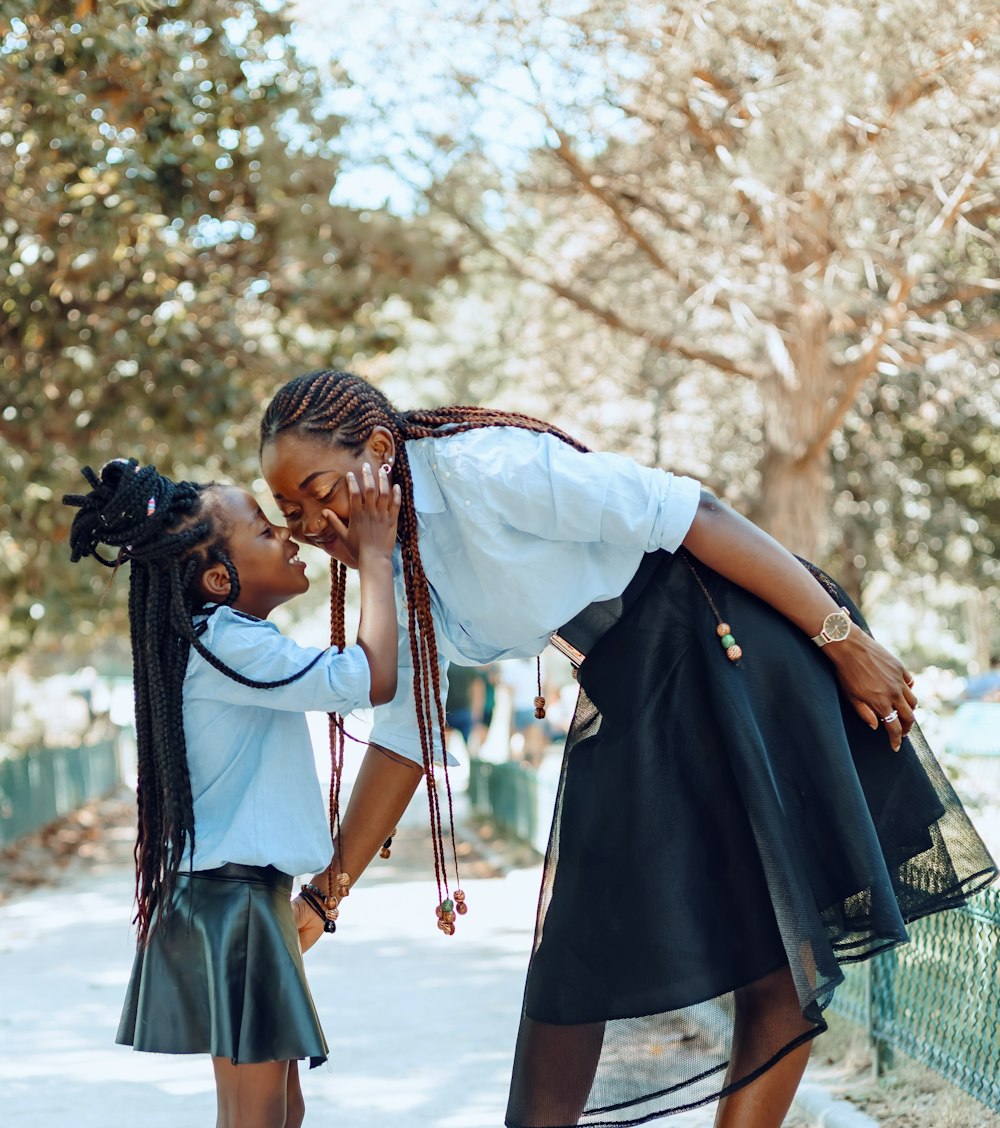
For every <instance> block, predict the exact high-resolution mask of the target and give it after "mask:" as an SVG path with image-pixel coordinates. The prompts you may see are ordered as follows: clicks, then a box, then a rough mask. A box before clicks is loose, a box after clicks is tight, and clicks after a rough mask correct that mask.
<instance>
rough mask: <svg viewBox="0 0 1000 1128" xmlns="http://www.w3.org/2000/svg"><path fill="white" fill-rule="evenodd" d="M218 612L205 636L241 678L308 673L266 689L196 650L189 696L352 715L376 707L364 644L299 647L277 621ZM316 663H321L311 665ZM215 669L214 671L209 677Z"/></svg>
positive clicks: (187, 682) (186, 686) (281, 678)
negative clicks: (225, 673)
mask: <svg viewBox="0 0 1000 1128" xmlns="http://www.w3.org/2000/svg"><path fill="white" fill-rule="evenodd" d="M216 616H218V619H217V621H215V622H213V621H212V620H209V623H210V626H209V630H207V631H206V632H205V635H204V636H203V641H204V643H205V645H206V647H207V649H208V650H210V651H211V652H212V653H213V654H214V655H215V657H216V658H219V659H220V660H221V661H222V662H224V663H225V664H226V665H227V666H228V667H229V668H230V669H231V670H233V671H234V672H235V673H237V674H238V675H240V676H241V677H244V678H247V679H249V680H250V681H255V682H279V681H284V680H285V679H286V678H290V677H293V676H294V675H296V674H300V672H301V671H303V670H305V671H306V672H305V673H301V676H299V677H296V678H295V680H294V681H290V682H289V683H288V684H287V685H280V686H271V687H269V688H266V689H261V688H257V687H254V686H249V685H243V684H242V683H241V682H239V681H236V680H235V679H234V678H232V677H221V678H220V677H218V675H217V674H215V672H214V670H213V668H212V667H211V666H210V665H209V663H208V662H207V661H206V659H205V658H204V657H203V656H202V655H201V654H198V653H197V652H195V653H194V655H193V656H192V660H191V662H190V663H189V665H188V672H187V677H186V680H185V684H184V693H185V696H187V697H196V696H199V695H200V696H210V697H212V698H213V699H214V700H216V701H222V702H225V703H226V704H228V705H257V706H261V705H262V706H264V707H265V708H268V709H283V710H287V711H290V712H299V713H304V712H310V711H315V712H321V713H341V714H346V713H350V712H351V711H352V710H354V709H367V708H369V707H370V705H371V671H370V670H369V667H368V659H367V657H366V656H365V652H364V651H363V650H362V649H361V647H360V646H348V647H347V648H346V649H345V650H344V651H342V652H338V651H336V650H332V649H331V650H319V649H318V648H316V647H311V646H299V645H298V644H297V643H295V642H293V641H292V640H291V639H290V638H286V637H285V636H284V635H283V634H282V633H281V632H280V631H279V630H278V628H277V627H275V626H274V625H273V624H272V623H267V622H264V621H262V620H256V619H244V618H242V617H237V616H235V615H232V614H230V613H229V612H228V611H227V610H226V609H223V610H222V611H219V612H216ZM216 616H213V619H216ZM310 662H314V663H315V664H314V665H312V666H311V667H309V664H310ZM306 667H309V669H306ZM209 673H210V674H211V675H212V676H210V677H205V676H204V675H205V674H209Z"/></svg>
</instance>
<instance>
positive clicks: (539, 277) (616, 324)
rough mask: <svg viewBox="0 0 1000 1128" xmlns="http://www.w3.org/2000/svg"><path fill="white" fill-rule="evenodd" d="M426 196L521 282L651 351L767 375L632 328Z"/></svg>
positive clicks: (728, 370) (740, 372)
mask: <svg viewBox="0 0 1000 1128" xmlns="http://www.w3.org/2000/svg"><path fill="white" fill-rule="evenodd" d="M427 196H428V199H430V200H431V201H432V202H433V203H435V204H436V205H437V206H438V207H440V208H442V210H444V211H445V212H447V214H448V215H450V216H451V217H452V219H454V220H455V221H456V222H458V223H460V224H461V225H462V226H463V227H464V228H465V229H466V230H467V231H468V232H469V233H470V234H471V235H472V236H473V237H474V238H475V240H476V241H477V242H478V243H479V245H480V246H481V247H482V248H483V249H484V250H486V251H488V252H489V253H490V254H494V255H496V256H497V257H498V258H500V259H501V260H502V261H503V262H504V263H505V265H506V266H507V267H508V268H509V269H510V270H511V271H512V272H513V273H514V274H516V275H517V276H518V277H519V278H522V279H524V280H525V281H526V282H534V283H535V284H536V285H538V286H543V287H545V289H547V290H550V291H551V292H552V293H553V294H555V295H556V296H557V297H560V298H564V299H565V300H566V301H568V302H570V303H571V304H572V305H574V306H575V307H576V308H577V309H579V310H581V311H582V312H584V313H587V314H590V316H592V317H594V318H596V319H597V320H598V321H600V322H601V323H602V324H604V325H606V326H607V327H608V328H609V329H614V330H616V331H617V332H620V333H625V334H626V335H628V336H630V337H634V338H637V339H638V340H642V341H646V342H647V343H648V344H649V345H650V346H651V347H652V348H654V349H658V350H659V351H660V352H665V353H675V354H676V355H677V356H681V357H683V358H684V359H685V360H691V361H698V362H699V363H702V364H708V365H711V366H712V367H713V368H717V369H718V370H719V371H720V372H725V373H727V374H728V375H730V376H742V377H744V378H746V379H748V380H760V379H762V378H763V375H764V373H763V372H762V371H761V370H760V369H758V368H756V367H754V366H752V365H744V364H740V363H739V362H738V361H735V360H733V359H732V358H731V357H727V356H723V355H722V354H721V353H717V352H713V351H712V350H711V349H699V348H695V347H694V346H692V345H687V344H684V343H683V342H682V341H679V340H677V338H676V337H672V336H668V335H664V334H659V333H654V332H650V331H649V330H646V329H643V328H641V327H640V326H638V325H634V324H632V323H631V322H630V321H628V320H626V319H625V318H624V317H622V316H621V314H619V313H616V312H615V311H614V310H613V309H608V308H607V307H606V306H603V305H601V304H599V303H598V302H596V301H594V300H593V299H592V298H590V297H588V296H587V295H586V294H582V293H580V292H579V291H578V290H576V289H574V288H573V287H572V286H568V285H566V284H565V283H562V282H559V281H557V280H556V279H554V278H552V277H550V276H548V275H546V274H544V273H542V272H541V271H539V270H533V269H530V268H529V267H528V266H526V265H525V263H523V262H522V261H520V260H518V259H516V258H515V257H514V256H513V255H512V254H510V253H509V252H508V251H505V250H504V249H503V248H502V247H500V246H498V245H497V244H496V243H495V242H494V241H493V239H491V238H490V237H489V235H487V234H486V232H485V231H483V230H482V229H481V228H480V227H479V226H478V225H477V224H476V223H474V222H473V221H472V220H471V219H470V218H469V217H468V216H466V215H462V214H460V213H459V212H458V211H457V210H456V209H455V208H453V207H452V206H451V205H450V204H449V203H448V202H447V201H443V200H441V199H440V198H439V197H438V196H437V194H436V193H435V192H433V190H431V191H429V192H428V193H427Z"/></svg>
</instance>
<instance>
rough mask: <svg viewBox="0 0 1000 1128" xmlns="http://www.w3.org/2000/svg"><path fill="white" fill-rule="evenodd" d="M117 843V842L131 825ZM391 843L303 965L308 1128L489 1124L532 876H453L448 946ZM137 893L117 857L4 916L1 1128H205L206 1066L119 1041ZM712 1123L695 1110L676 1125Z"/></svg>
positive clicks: (526, 944)
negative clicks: (463, 907)
mask: <svg viewBox="0 0 1000 1128" xmlns="http://www.w3.org/2000/svg"><path fill="white" fill-rule="evenodd" d="M122 830H123V833H122V838H123V843H122V844H123V846H124V845H125V842H124V839H125V838H127V837H130V835H131V828H122ZM416 837H417V838H418V839H419V838H421V837H422V836H421V835H419V834H417V835H416ZM400 838H401V842H400V845H398V846H397V848H396V850H395V851H394V858H393V859H391V860H390V861H389V862H378V861H376V863H375V864H374V867H375V868H373V870H372V871H370V872H371V878H370V880H368V881H367V882H366V883H363V884H360V885H359V886H358V888H357V889H356V890H355V891H354V892H353V893H352V894H351V897H350V900H349V902H348V903H347V904H346V905H345V906H344V917H343V919H344V924H345V927H342V928H341V929H340V931H339V932H338V933H337V934H336V936H334V937H324V938H323V939H322V940H321V941H320V943H319V944H318V945H317V946H316V947H315V948H314V949H313V950H312V951H311V952H310V953H309V955H308V956H307V966H308V972H309V977H310V982H311V985H312V989H313V992H314V995H315V999H316V1004H317V1007H318V1009H319V1012H320V1015H321V1017H322V1020H323V1024H324V1028H325V1030H326V1034H327V1039H328V1041H329V1043H330V1048H331V1054H330V1061H329V1063H328V1064H327V1065H325V1066H322V1067H320V1068H319V1069H316V1070H313V1071H311V1072H307V1073H306V1075H305V1077H304V1081H303V1089H304V1091H305V1096H306V1103H307V1114H306V1124H307V1125H314V1126H319V1125H323V1124H328V1125H336V1126H337V1128H410V1126H420V1125H428V1126H430V1125H433V1126H435V1128H499V1126H500V1125H502V1123H503V1112H504V1107H505V1104H506V1097H507V1083H508V1079H509V1076H510V1065H511V1055H512V1050H513V1045H514V1035H515V1032H516V1028H517V1019H518V1012H519V1007H520V1000H521V989H522V982H523V976H524V968H525V962H526V956H527V953H528V951H529V948H530V944H531V934H532V924H533V917H534V908H535V901H536V897H537V890H538V883H539V876H540V869H539V867H537V866H535V867H533V868H529V869H520V870H515V871H513V872H511V873H509V874H508V875H507V876H506V877H495V878H492V879H491V878H485V877H481V878H475V877H473V878H471V879H470V880H463V884H464V886H465V888H466V891H467V894H468V901H469V904H470V906H471V911H470V912H469V914H468V916H467V917H465V918H464V919H463V920H462V921H461V922H460V928H459V931H458V933H457V935H456V936H454V937H452V938H448V937H445V936H443V935H442V934H441V933H440V932H438V930H437V929H436V927H435V917H434V906H435V903H436V898H435V894H434V889H433V886H432V884H431V883H430V882H429V881H428V880H427V871H428V870H429V866H430V858H429V854H428V856H427V857H424V856H423V846H424V843H423V842H417V843H416V845H417V846H419V847H420V850H419V851H416V852H417V853H418V854H419V856H418V857H417V858H416V859H415V860H414V859H413V858H412V857H408V856H406V855H408V853H409V849H408V847H409V845H411V844H408V843H407V841H406V837H405V832H404V833H402V834H401V836H400ZM400 855H403V857H402V859H401V860H400V861H397V860H396V858H397V856H400ZM415 871H418V872H415ZM131 881H132V878H131V873H130V871H129V869H128V865H127V860H126V859H125V858H118V859H117V860H115V861H113V862H112V863H110V864H108V865H106V866H104V867H99V868H98V869H97V870H96V872H82V873H75V874H73V875H71V876H69V877H66V878H64V879H63V880H62V881H61V882H60V883H59V885H58V886H57V887H55V888H45V889H38V890H35V891H33V892H29V893H27V894H24V895H20V896H16V897H14V898H12V899H11V900H9V901H8V902H7V903H5V904H2V905H0V983H2V990H0V998H2V1003H3V1005H2V1007H0V1109H2V1110H3V1112H2V1117H0V1119H2V1122H3V1123H4V1124H9V1125H17V1128H56V1126H57V1125H58V1126H63V1125H73V1126H74V1128H91V1126H92V1128H126V1126H128V1128H133V1126H135V1125H141V1126H142V1128H178V1126H180V1128H188V1126H195V1125H205V1126H208V1125H211V1124H213V1123H214V1118H215V1108H214V1090H213V1084H212V1073H211V1067H210V1065H209V1062H208V1059H207V1058H186V1057H176V1058H173V1057H166V1056H154V1055H147V1054H137V1053H134V1052H133V1051H131V1050H129V1049H127V1048H124V1047H121V1046H116V1045H115V1044H114V1034H115V1029H116V1026H117V1023H118V1015H119V1009H120V1007H121V1002H122V997H123V994H124V991H125V986H126V982H127V979H128V973H129V968H130V964H131V958H132V950H133V938H132V935H131V933H130V929H129V924H128V919H129V915H130V913H129V908H130V905H131V901H132V885H131ZM348 922H349V923H348ZM711 1121H712V1114H711V1112H710V1111H705V1110H702V1111H700V1112H694V1113H687V1114H683V1115H680V1116H676V1117H674V1118H672V1119H671V1121H670V1123H671V1125H672V1128H673V1126H676V1128H703V1126H706V1128H707V1126H708V1125H710V1124H711Z"/></svg>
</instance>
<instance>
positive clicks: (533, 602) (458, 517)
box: [370, 427, 701, 763]
mask: <svg viewBox="0 0 1000 1128" xmlns="http://www.w3.org/2000/svg"><path fill="white" fill-rule="evenodd" d="M406 454H407V458H408V460H409V464H410V471H411V474H412V476H413V501H414V506H415V508H416V511H417V521H418V536H419V543H420V556H421V559H422V561H423V565H424V571H425V572H426V574H427V580H428V583H429V584H430V589H431V606H432V612H433V615H434V626H435V635H436V638H437V645H438V651H439V655H440V659H441V692H442V695H444V693H446V691H447V681H446V676H445V673H446V669H447V662H448V661H451V662H457V663H458V664H460V665H481V664H483V663H487V662H493V661H495V660H497V659H499V658H517V657H527V656H531V655H534V654H538V653H540V652H541V650H542V649H543V648H544V646H545V645H546V643H547V641H548V637H549V635H550V634H551V633H552V631H554V630H557V629H558V628H559V627H561V626H562V625H563V624H564V623H567V622H569V620H570V619H572V618H573V617H574V615H577V614H578V613H579V612H580V611H582V610H583V608H584V607H586V606H587V605H588V604H590V603H593V602H594V601H596V600H602V599H613V598H615V597H616V596H619V595H621V593H622V592H623V591H624V590H625V588H626V587H627V586H628V583H629V581H630V580H631V579H632V577H633V576H634V575H635V572H636V570H637V569H638V567H639V564H640V562H641V560H642V557H643V554H644V553H646V552H655V551H656V550H658V549H666V550H667V551H668V552H674V551H676V550H677V548H678V547H679V546H680V544H681V542H682V541H683V540H684V537H685V536H686V535H687V532H688V529H689V528H690V527H691V523H692V521H693V520H694V516H695V513H696V512H697V509H698V501H699V498H700V493H701V486H700V484H699V483H698V482H697V481H695V480H694V479H693V478H684V477H677V476H675V475H673V474H669V473H666V472H665V471H663V470H656V469H649V468H647V467H643V466H640V465H638V464H637V463H636V462H633V461H632V460H631V459H630V458H625V457H623V456H621V455H617V454H602V453H597V452H589V453H584V452H581V451H577V450H575V449H574V448H573V447H571V446H568V445H567V444H566V443H564V442H562V441H561V440H559V439H557V438H555V437H554V436H552V435H544V434H536V433H535V432H532V431H525V430H522V429H520V428H517V427H487V428H482V429H479V430H475V431H467V432H465V433H463V434H457V435H450V436H448V435H442V436H440V437H434V438H427V439H417V440H411V441H410V442H408V443H407V444H406ZM393 568H394V572H395V592H396V611H397V616H398V619H399V624H400V635H399V658H400V663H399V685H398V688H397V691H396V696H395V697H394V698H393V700H392V701H391V702H390V703H389V704H388V705H381V706H379V707H377V708H376V709H375V724H374V727H373V729H372V733H371V737H370V739H371V742H372V743H373V744H379V745H381V746H382V747H384V748H389V749H391V750H393V751H394V752H398V753H400V754H401V755H403V756H407V757H409V758H410V759H413V760H416V761H417V762H418V763H419V762H420V760H421V752H420V738H419V735H418V732H417V727H416V714H415V710H414V705H413V670H412V662H411V658H410V643H409V635H408V632H407V627H406V622H407V612H406V603H405V599H406V595H405V589H404V585H403V576H402V563H401V558H400V554H399V549H398V547H397V549H396V555H395V558H394V561H393Z"/></svg>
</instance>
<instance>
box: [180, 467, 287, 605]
mask: <svg viewBox="0 0 1000 1128" xmlns="http://www.w3.org/2000/svg"><path fill="white" fill-rule="evenodd" d="M214 507H215V515H216V516H217V518H219V519H221V521H222V522H223V523H224V525H225V528H226V534H227V536H226V539H227V542H228V545H229V556H230V559H231V560H232V562H233V564H234V565H235V566H236V571H237V574H238V575H239V578H240V594H239V597H238V599H237V600H236V602H235V603H234V604H233V606H234V607H235V608H236V609H237V610H238V611H245V612H246V613H247V614H248V615H256V616H257V618H258V619H266V618H267V617H268V615H270V614H271V612H272V611H273V610H274V609H275V607H278V606H280V605H281V604H282V603H285V602H287V601H288V600H289V599H292V598H293V597H294V596H296V595H301V594H302V593H303V592H304V591H306V590H308V588H309V581H308V580H307V579H306V566H305V564H304V563H302V561H301V560H299V546H298V545H297V544H296V543H295V541H293V540H292V539H291V532H290V531H289V530H288V529H286V528H285V527H284V526H282V525H272V524H271V522H270V521H269V520H268V519H267V518H266V517H265V516H264V513H263V511H262V510H261V508H260V506H259V505H258V504H257V502H256V501H254V499H253V498H252V497H251V496H250V494H248V493H247V492H246V490H240V489H237V488H236V487H234V486H222V487H220V488H219V489H218V492H217V496H216V498H215V499H214ZM202 583H203V585H204V587H205V588H206V590H207V591H208V593H209V595H210V596H211V597H212V598H213V599H217V598H219V596H220V595H221V597H222V598H223V599H224V598H225V597H226V596H227V595H228V594H229V586H230V581H229V575H228V573H227V572H226V570H225V568H223V567H221V566H220V565H213V566H212V568H209V569H208V570H207V571H206V573H205V575H204V576H203V578H202Z"/></svg>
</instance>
